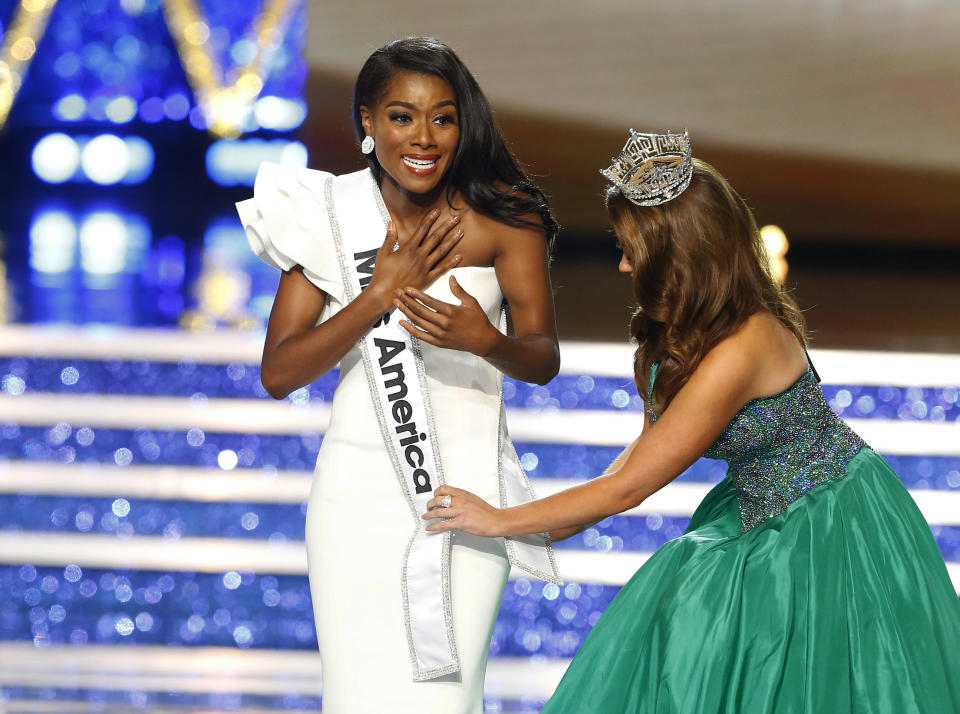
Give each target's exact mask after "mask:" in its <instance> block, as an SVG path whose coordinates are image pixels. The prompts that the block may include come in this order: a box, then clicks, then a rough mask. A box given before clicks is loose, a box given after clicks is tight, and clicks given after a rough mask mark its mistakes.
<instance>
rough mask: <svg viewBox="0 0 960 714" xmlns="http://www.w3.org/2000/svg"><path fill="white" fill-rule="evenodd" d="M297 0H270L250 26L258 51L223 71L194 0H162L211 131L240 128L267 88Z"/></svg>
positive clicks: (237, 132) (231, 133)
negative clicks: (269, 64) (269, 63)
mask: <svg viewBox="0 0 960 714" xmlns="http://www.w3.org/2000/svg"><path fill="white" fill-rule="evenodd" d="M298 2H299V0H266V2H265V6H264V9H263V12H261V13H260V15H259V16H258V17H257V18H256V19H255V20H254V22H253V25H252V27H251V32H250V34H252V35H253V36H254V37H255V38H256V48H257V51H256V54H255V55H254V57H253V59H252V60H251V61H250V62H248V63H247V64H246V65H243V66H233V67H231V68H230V70H229V71H228V72H227V73H224V71H223V70H222V68H221V67H220V64H219V62H217V59H216V57H214V55H213V52H212V51H211V49H210V48H209V47H208V45H207V40H208V39H209V37H210V25H209V23H208V22H207V20H206V18H205V17H204V15H203V14H202V13H201V11H200V8H199V7H198V6H197V3H196V1H195V0H163V11H164V16H165V17H166V20H167V26H168V27H169V28H170V33H171V34H172V35H173V39H174V40H175V41H176V44H177V52H178V53H179V55H180V62H181V64H183V69H184V71H185V72H186V75H187V80H188V81H189V82H190V86H191V87H192V88H193V91H194V95H195V96H196V99H197V104H198V105H199V106H200V109H201V111H202V112H203V113H204V116H205V117H206V119H207V123H208V125H209V129H210V132H211V133H213V134H215V135H217V136H239V135H240V134H241V133H242V129H241V127H242V125H243V121H244V119H245V117H246V116H247V114H248V112H249V111H250V110H251V108H252V106H253V103H254V102H255V101H256V99H257V97H258V96H260V92H262V91H263V84H264V80H265V79H266V75H267V69H266V65H267V60H268V59H269V56H270V53H271V52H272V51H273V50H275V49H276V48H277V47H278V46H279V45H280V43H281V42H282V40H283V33H284V31H285V30H286V26H287V23H289V21H290V17H291V16H292V14H293V9H294V8H295V7H296V5H297V4H298Z"/></svg>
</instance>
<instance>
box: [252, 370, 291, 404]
mask: <svg viewBox="0 0 960 714" xmlns="http://www.w3.org/2000/svg"><path fill="white" fill-rule="evenodd" d="M282 376H283V375H281V374H278V373H277V372H276V371H272V370H268V369H264V368H261V369H260V383H261V384H262V385H263V388H264V390H265V391H266V392H267V394H269V395H270V396H271V397H273V398H274V399H285V398H286V397H287V395H288V394H290V392H292V391H293V389H292V388H291V387H290V385H289V384H287V383H286V382H285V381H284V380H283V379H282Z"/></svg>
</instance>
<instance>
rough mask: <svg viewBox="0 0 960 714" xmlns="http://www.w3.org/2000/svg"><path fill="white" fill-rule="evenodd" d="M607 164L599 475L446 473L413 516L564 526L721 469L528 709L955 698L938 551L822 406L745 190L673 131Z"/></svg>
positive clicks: (872, 455)
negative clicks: (614, 446) (612, 372)
mask: <svg viewBox="0 0 960 714" xmlns="http://www.w3.org/2000/svg"><path fill="white" fill-rule="evenodd" d="M602 173H603V174H604V175H605V176H606V177H607V178H608V179H609V180H610V181H611V182H612V184H613V185H612V187H610V188H609V189H608V193H607V209H608V212H609V215H610V218H611V221H612V223H613V226H614V230H615V231H616V233H617V236H618V238H619V240H620V243H621V245H622V248H623V259H622V260H621V263H620V270H621V272H624V273H629V274H630V275H631V277H632V279H633V284H634V290H635V295H636V298H637V302H638V304H639V308H638V309H637V312H636V314H635V315H634V318H633V321H632V323H631V329H632V332H633V334H634V336H635V337H636V340H637V351H636V355H635V360H634V370H635V377H636V382H637V386H638V389H639V390H641V393H642V394H645V395H646V396H647V399H646V415H645V423H644V429H643V431H642V433H641V435H640V436H639V437H638V438H637V439H636V440H635V441H634V442H633V443H632V444H630V445H629V446H628V447H627V448H626V449H625V450H624V451H623V453H622V454H621V455H620V456H619V457H618V458H617V459H616V460H615V461H614V462H613V464H611V466H610V467H609V468H608V469H607V470H606V471H605V472H604V473H603V474H602V475H600V476H599V477H597V478H595V479H592V480H591V481H588V482H585V483H583V484H582V485H579V486H576V487H574V488H571V489H568V490H566V491H563V492H561V493H558V494H556V495H553V496H550V497H548V498H544V499H541V500H539V501H534V502H532V503H528V504H526V505H523V506H518V507H515V508H508V509H499V508H494V507H492V506H490V505H489V504H487V503H486V502H484V501H483V500H481V499H479V498H477V497H476V496H474V495H473V494H471V493H469V492H467V491H463V490H460V489H456V488H451V487H447V486H442V487H440V488H438V489H437V490H436V493H435V497H434V499H433V500H432V501H431V502H430V503H429V507H430V511H428V513H426V514H424V519H425V520H427V521H428V522H429V525H428V526H427V528H428V529H429V530H433V531H441V530H449V529H459V530H463V531H467V532H470V533H475V534H478V535H485V536H508V535H519V534H524V533H537V532H543V531H549V532H550V534H551V536H552V537H554V538H564V537H568V536H570V535H572V534H574V533H577V532H579V531H580V530H582V529H583V528H586V527H587V526H589V525H590V524H593V523H595V522H597V521H599V520H601V519H603V518H605V517H607V516H609V515H611V514H614V513H620V512H622V511H625V510H628V509H630V508H633V507H634V506H637V505H638V504H640V503H641V502H642V501H643V500H644V499H645V498H647V497H648V496H650V495H651V494H652V493H654V492H655V491H657V490H658V489H660V488H662V487H663V486H665V485H666V484H667V483H669V482H670V481H671V480H672V479H674V478H675V477H676V476H677V475H679V474H680V473H681V472H683V471H684V470H685V469H686V468H687V467H688V466H689V465H690V464H691V463H693V461H695V460H696V459H697V458H699V457H700V456H701V455H705V456H708V457H712V458H720V459H725V460H726V461H727V462H728V463H729V470H728V473H727V476H726V478H725V479H724V480H723V481H722V482H720V483H719V484H718V485H717V486H716V487H715V488H714V489H713V490H712V491H711V492H710V493H709V494H708V495H707V497H706V498H705V499H704V501H703V502H702V503H701V504H700V506H699V507H698V508H697V510H696V512H695V513H694V515H693V518H692V519H691V522H690V525H689V527H688V529H687V531H686V533H685V534H684V535H683V536H681V537H679V538H677V539H675V540H673V541H670V542H668V543H666V544H665V545H664V546H663V547H661V548H660V549H659V550H658V551H657V552H656V553H655V554H654V555H653V556H652V557H651V558H650V559H649V560H648V561H647V562H646V563H645V564H644V565H643V567H641V568H640V569H639V570H638V571H637V573H636V574H635V575H634V576H633V577H632V578H631V579H630V581H629V582H628V583H627V584H626V585H624V586H623V588H622V589H621V590H620V592H619V594H618V595H617V597H616V598H615V599H614V600H613V602H612V603H611V604H610V606H609V607H608V608H607V610H606V612H605V613H604V614H603V616H602V617H601V618H600V620H599V621H598V622H597V624H596V625H595V626H594V628H593V630H592V631H591V632H590V634H589V636H588V637H587V638H586V640H585V641H584V643H583V646H582V647H581V648H580V651H579V652H578V653H577V655H576V657H574V659H573V661H572V662H571V664H570V667H569V668H568V670H567V672H566V674H565V676H564V678H563V680H562V681H561V683H560V685H559V687H558V689H557V691H556V693H555V694H554V696H553V697H552V698H551V700H550V701H549V702H548V703H547V705H546V707H545V708H544V710H543V712H544V713H545V714H574V713H576V714H587V713H590V712H596V713H598V714H599V713H603V714H613V713H615V712H656V713H657V714H668V713H677V714H691V713H697V712H702V713H707V712H710V713H713V712H724V713H728V714H734V713H737V714H742V713H745V712H750V713H752V712H777V713H778V714H780V713H782V712H804V713H809V714H820V713H821V712H829V713H830V714H834V713H837V712H863V713H864V714H868V713H869V714H877V713H883V714H905V713H908V712H915V713H918V714H945V713H950V712H960V601H958V599H957V594H956V593H955V592H954V589H953V586H952V584H951V582H950V578H949V576H948V574H947V570H946V567H945V564H944V561H943V558H942V557H941V555H940V552H939V550H938V548H937V546H936V543H935V541H934V539H933V537H932V534H931V532H930V529H929V527H928V526H927V523H926V522H925V520H924V518H923V516H922V515H921V513H920V511H919V510H918V508H917V506H916V505H915V504H914V502H913V500H912V499H911V498H910V495H909V494H908V492H907V490H906V489H905V488H904V486H903V485H902V483H901V482H900V480H899V478H898V477H897V475H896V474H895V473H894V472H893V471H892V470H891V469H890V467H889V465H888V464H887V463H886V461H884V460H883V458H881V457H880V456H878V455H877V453H876V452H874V451H873V450H872V449H871V448H870V447H869V446H868V445H866V444H865V443H864V442H863V440H862V439H860V437H859V436H857V435H856V434H855V433H853V432H852V431H851V430H850V429H849V428H848V427H847V426H846V425H845V424H844V422H843V421H841V420H840V419H839V418H838V417H837V416H835V415H834V413H833V412H832V411H831V410H830V408H829V406H828V405H827V402H826V400H825V399H824V397H823V393H822V391H821V390H820V387H819V384H818V378H817V376H816V373H815V372H814V371H813V369H812V365H810V364H809V360H808V358H807V356H806V348H805V335H804V327H803V320H802V317H801V315H800V312H799V311H798V309H797V307H796V305H795V303H794V302H793V301H792V300H791V299H790V298H789V297H788V296H787V295H786V294H785V293H784V292H783V290H782V289H781V288H780V286H779V284H778V283H777V282H776V281H775V280H774V279H773V278H772V277H771V275H770V273H769V268H768V261H767V258H766V255H765V252H764V249H763V246H762V243H761V241H760V238H759V235H758V231H757V228H756V224H755V222H754V219H753V216H752V215H751V213H750V210H749V209H748V208H747V206H746V204H745V203H744V202H743V200H742V199H741V198H740V196H739V195H737V193H736V192H735V191H734V190H733V189H732V188H731V187H730V186H729V184H728V183H727V182H726V181H725V180H724V179H723V177H722V176H720V174H719V173H717V172H716V170H714V169H713V168H712V167H710V166H709V165H707V164H705V163H704V162H701V161H699V160H697V159H693V158H692V157H691V153H690V143H689V137H688V136H687V135H686V132H684V133H683V134H638V133H636V132H633V131H631V137H630V140H629V141H628V142H627V145H626V146H625V147H624V150H623V152H622V153H621V154H620V156H618V157H617V158H616V159H614V162H613V164H612V165H611V166H610V168H609V169H607V170H606V171H603V172H602ZM401 309H403V310H404V311H405V313H406V314H407V316H408V317H409V318H410V323H412V324H409V325H408V329H417V326H418V325H419V324H420V323H419V322H418V317H417V313H416V312H415V311H414V310H411V309H410V308H409V307H408V306H407V305H404V304H403V303H401ZM437 519H443V520H437Z"/></svg>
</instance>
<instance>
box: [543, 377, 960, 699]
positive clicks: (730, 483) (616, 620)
mask: <svg viewBox="0 0 960 714" xmlns="http://www.w3.org/2000/svg"><path fill="white" fill-rule="evenodd" d="M655 373H656V370H655V369H654V370H653V371H652V373H651V379H650V382H651V386H652V383H653V379H654V377H655ZM647 403H648V404H649V403H650V399H649V395H648V400H647ZM650 415H651V417H652V418H654V419H655V418H656V414H655V413H653V412H650ZM704 455H705V456H707V457H710V458H720V459H724V460H726V461H727V462H728V463H729V465H730V467H729V471H728V473H727V476H726V478H725V479H724V480H723V481H721V482H720V483H719V484H717V486H716V487H715V488H713V489H712V490H711V491H710V493H709V494H708V495H707V496H706V498H704V500H703V502H702V503H701V504H700V505H699V507H698V508H697V510H696V512H695V513H694V515H693V518H692V519H691V521H690V525H689V527H688V529H687V531H686V533H684V535H682V536H681V537H679V538H677V539H675V540H673V541H670V542H668V543H666V544H665V545H664V546H663V547H661V548H660V549H659V550H658V551H657V552H656V553H654V554H653V556H652V557H651V558H650V559H649V560H648V561H647V562H646V563H645V564H644V565H643V567H641V568H640V569H639V570H638V571H637V572H636V574H635V575H634V576H633V577H632V578H631V579H630V581H629V582H627V584H626V585H624V586H623V588H622V589H621V590H620V592H619V593H618V595H617V596H616V598H614V600H613V602H611V603H610V605H609V607H608V608H607V610H606V612H604V614H603V616H602V617H601V618H600V619H599V620H598V621H597V624H596V625H595V626H594V628H593V630H592V631H591V632H590V634H589V636H588V637H587V638H586V640H585V641H584V643H583V645H582V647H581V648H580V651H579V652H578V653H577V655H576V657H574V659H573V661H572V662H571V664H570V667H569V668H568V670H567V672H566V674H565V675H564V677H563V680H562V681H561V682H560V685H559V686H558V688H557V691H556V692H555V693H554V695H553V697H552V698H551V699H550V701H549V702H548V703H547V705H546V706H545V708H544V709H543V710H542V714H590V713H597V714H601V713H602V714H616V713H617V712H629V713H639V712H651V713H653V712H656V714H707V713H708V712H709V713H711V714H713V713H720V712H722V713H724V714H734V713H736V714H745V713H755V712H776V713H777V714H785V713H790V712H802V713H804V714H822V713H828V714H837V713H841V712H858V713H863V714H911V713H916V714H957V713H960V601H958V600H957V594H956V593H955V592H954V590H953V586H952V584H951V582H950V578H949V576H948V574H947V570H946V566H945V564H944V561H943V558H942V556H941V554H940V551H939V549H938V548H937V545H936V542H935V541H934V539H933V536H932V534H931V532H930V528H929V526H928V525H927V523H926V521H925V520H924V518H923V516H922V515H921V513H920V511H919V509H918V508H917V506H916V504H915V503H914V502H913V500H912V499H911V498H910V495H909V494H908V492H907V490H906V489H905V488H904V486H903V484H902V483H901V482H900V479H899V478H898V477H897V475H896V474H895V473H894V472H893V471H892V470H891V468H890V466H889V465H888V464H887V462H886V461H884V460H883V458H882V457H880V456H879V455H877V454H876V452H874V451H873V450H872V449H870V448H869V447H868V446H867V445H866V444H864V442H863V441H862V440H861V439H860V437H858V436H857V435H856V434H855V433H853V432H852V431H851V430H850V429H849V427H847V426H846V424H844V423H843V422H842V421H841V420H840V419H839V418H838V417H837V416H836V415H834V413H833V412H832V411H831V410H830V407H829V406H828V405H827V402H826V400H825V399H824V397H823V392H822V391H821V389H820V386H819V384H818V383H817V379H816V377H815V373H814V372H812V371H810V370H808V371H807V373H806V374H805V375H803V376H802V377H800V378H799V379H798V380H797V382H796V383H794V384H793V385H792V386H791V387H790V388H789V389H787V390H786V391H784V392H782V393H781V394H778V395H775V396H772V397H765V398H762V399H755V400H753V401H751V402H748V403H747V404H746V405H744V407H743V408H742V409H741V410H740V411H739V412H738V413H737V414H736V416H735V417H734V418H733V420H732V421H731V422H730V424H729V425H728V426H727V428H726V429H725V430H724V432H723V434H722V435H721V436H720V438H719V439H717V441H716V442H715V443H714V444H713V445H712V446H711V447H710V448H709V449H708V450H707V451H706V452H705V454H704Z"/></svg>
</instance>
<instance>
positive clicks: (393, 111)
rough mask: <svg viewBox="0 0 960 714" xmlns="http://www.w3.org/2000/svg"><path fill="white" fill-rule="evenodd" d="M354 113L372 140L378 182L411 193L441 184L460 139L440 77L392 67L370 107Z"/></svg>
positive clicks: (454, 109) (452, 107) (454, 107)
mask: <svg viewBox="0 0 960 714" xmlns="http://www.w3.org/2000/svg"><path fill="white" fill-rule="evenodd" d="M360 116H361V121H362V123H363V129H364V131H365V132H366V135H367V136H371V137H373V139H374V141H375V142H376V148H375V149H374V150H375V151H376V155H377V161H378V162H379V163H380V167H381V168H382V169H383V181H384V182H387V181H389V182H391V183H393V184H394V185H395V187H396V188H397V189H399V190H400V191H401V192H409V193H415V194H425V193H430V192H431V191H433V190H435V189H436V188H438V187H439V186H440V185H441V182H442V180H443V177H444V175H445V174H446V172H447V170H448V169H449V168H450V164H451V162H452V161H453V156H454V154H455V153H456V150H457V142H458V141H459V138H460V125H459V116H458V114H457V105H456V97H455V96H454V93H453V89H452V88H451V87H450V85H449V84H448V83H447V82H446V81H445V80H443V79H441V78H440V77H437V76H435V75H432V74H421V73H419V72H410V71H405V70H401V71H398V72H397V73H396V74H395V75H394V76H393V78H392V79H391V80H390V82H389V83H388V84H387V86H386V89H385V91H384V92H383V96H381V97H380V98H379V100H378V101H377V103H376V104H375V105H374V106H373V107H367V106H361V107H360Z"/></svg>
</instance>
